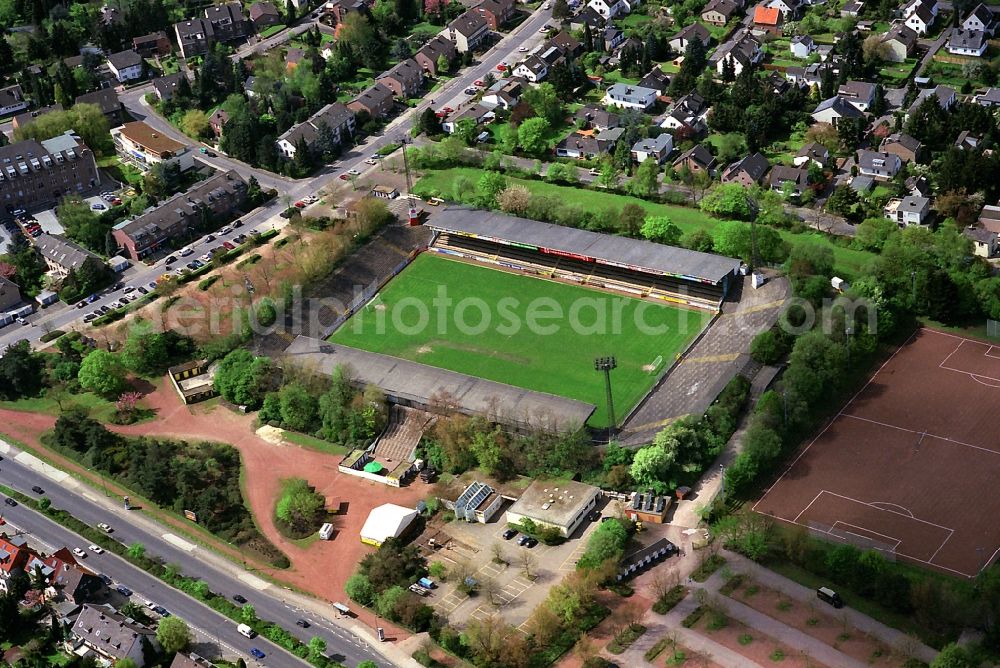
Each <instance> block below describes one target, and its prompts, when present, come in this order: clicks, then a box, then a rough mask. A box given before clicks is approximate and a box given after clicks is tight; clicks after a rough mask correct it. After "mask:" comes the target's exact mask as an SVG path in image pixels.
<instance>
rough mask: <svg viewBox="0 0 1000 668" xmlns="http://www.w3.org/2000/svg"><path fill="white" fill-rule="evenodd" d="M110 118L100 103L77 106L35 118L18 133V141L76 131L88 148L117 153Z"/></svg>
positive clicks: (39, 138)
mask: <svg viewBox="0 0 1000 668" xmlns="http://www.w3.org/2000/svg"><path fill="white" fill-rule="evenodd" d="M109 128H110V126H109V124H108V119H107V118H106V117H105V116H104V113H103V112H102V111H101V108H100V107H99V106H97V105H96V104H77V105H74V106H73V108H72V109H67V110H65V111H53V112H51V113H48V114H45V115H43V116H38V117H36V118H34V119H32V121H31V123H28V124H27V125H24V126H20V127H18V128H17V130H15V131H14V138H15V139H17V140H19V141H20V140H23V139H34V140H35V141H41V140H43V139H51V138H52V137H55V136H57V135H61V134H64V133H65V132H66V131H67V130H73V131H75V132H76V133H77V134H78V135H80V139H82V140H83V143H85V144H86V145H87V146H89V147H90V148H91V149H93V150H94V151H96V152H97V153H100V154H102V155H103V154H109V153H112V152H114V144H113V143H112V141H111V134H110V132H109Z"/></svg>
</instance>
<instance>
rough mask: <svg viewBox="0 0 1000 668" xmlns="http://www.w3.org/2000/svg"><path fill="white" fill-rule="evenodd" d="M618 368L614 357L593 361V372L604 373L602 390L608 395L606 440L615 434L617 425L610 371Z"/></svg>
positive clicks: (599, 358)
mask: <svg viewBox="0 0 1000 668" xmlns="http://www.w3.org/2000/svg"><path fill="white" fill-rule="evenodd" d="M617 366H618V360H616V359H615V358H614V356H613V355H612V356H609V357H598V358H597V359H595V360H594V370H595V371H603V372H604V388H605V390H606V391H607V393H608V439H609V440H610V438H611V435H612V434H613V433H614V432H615V427H617V426H618V425H617V423H616V422H615V402H614V398H613V397H612V396H611V371H612V370H613V369H615V368H616V367H617Z"/></svg>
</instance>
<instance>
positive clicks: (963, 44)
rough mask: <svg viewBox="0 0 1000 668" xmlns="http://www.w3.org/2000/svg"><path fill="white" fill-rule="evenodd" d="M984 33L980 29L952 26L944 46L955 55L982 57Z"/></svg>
mask: <svg viewBox="0 0 1000 668" xmlns="http://www.w3.org/2000/svg"><path fill="white" fill-rule="evenodd" d="M986 40H987V37H986V33H985V32H983V31H982V30H964V29H962V28H952V30H951V34H950V35H949V36H948V42H947V43H946V44H945V48H946V49H948V53H950V54H952V55H955V56H969V57H972V58H982V56H983V54H985V53H986Z"/></svg>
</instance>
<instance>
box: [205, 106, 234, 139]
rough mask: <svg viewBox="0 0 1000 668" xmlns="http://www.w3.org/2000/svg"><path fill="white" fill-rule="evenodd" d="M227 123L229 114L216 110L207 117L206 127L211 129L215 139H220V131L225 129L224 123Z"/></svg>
mask: <svg viewBox="0 0 1000 668" xmlns="http://www.w3.org/2000/svg"><path fill="white" fill-rule="evenodd" d="M228 122H229V113H228V112H226V110H225V109H222V108H219V109H216V110H215V113H214V114H212V115H211V116H209V117H208V126H209V127H210V128H212V134H214V135H215V137H216V138H217V139H221V138H222V131H223V130H224V129H225V127H226V123H228Z"/></svg>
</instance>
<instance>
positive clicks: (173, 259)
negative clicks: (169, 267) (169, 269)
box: [165, 255, 177, 264]
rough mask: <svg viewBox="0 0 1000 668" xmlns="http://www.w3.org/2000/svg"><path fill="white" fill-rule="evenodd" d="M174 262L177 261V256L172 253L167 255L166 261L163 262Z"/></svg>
mask: <svg viewBox="0 0 1000 668" xmlns="http://www.w3.org/2000/svg"><path fill="white" fill-rule="evenodd" d="M174 262H177V258H176V257H174V256H173V255H171V256H169V257H168V258H167V261H166V262H165V264H173V263H174Z"/></svg>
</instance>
